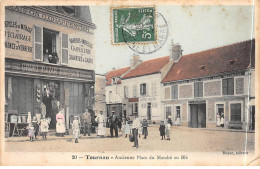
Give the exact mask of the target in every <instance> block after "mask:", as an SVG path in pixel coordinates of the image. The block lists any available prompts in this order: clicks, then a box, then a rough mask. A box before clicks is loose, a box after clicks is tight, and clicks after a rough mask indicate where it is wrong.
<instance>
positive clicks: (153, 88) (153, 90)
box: [152, 83, 157, 95]
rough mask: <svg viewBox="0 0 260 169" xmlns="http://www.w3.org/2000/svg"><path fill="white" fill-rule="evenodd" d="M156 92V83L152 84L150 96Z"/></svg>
mask: <svg viewBox="0 0 260 169" xmlns="http://www.w3.org/2000/svg"><path fill="white" fill-rule="evenodd" d="M156 94H157V91H156V83H152V95H156Z"/></svg>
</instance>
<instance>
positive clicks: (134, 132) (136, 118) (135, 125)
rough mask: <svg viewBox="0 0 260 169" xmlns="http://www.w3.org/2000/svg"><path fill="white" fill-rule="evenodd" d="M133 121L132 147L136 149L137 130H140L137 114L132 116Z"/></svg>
mask: <svg viewBox="0 0 260 169" xmlns="http://www.w3.org/2000/svg"><path fill="white" fill-rule="evenodd" d="M134 117H135V118H134V121H133V125H132V131H133V132H132V133H133V136H134V146H133V147H136V148H138V147H139V146H138V129H139V128H140V120H139V118H138V116H137V113H135V114H134Z"/></svg>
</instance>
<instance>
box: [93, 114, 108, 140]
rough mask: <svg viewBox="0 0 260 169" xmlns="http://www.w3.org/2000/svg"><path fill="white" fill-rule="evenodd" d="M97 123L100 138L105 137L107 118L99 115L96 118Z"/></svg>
mask: <svg viewBox="0 0 260 169" xmlns="http://www.w3.org/2000/svg"><path fill="white" fill-rule="evenodd" d="M95 120H96V122H97V123H98V132H97V135H98V136H104V135H105V134H106V119H105V116H103V115H101V114H99V115H98V116H97V117H96V119H95Z"/></svg>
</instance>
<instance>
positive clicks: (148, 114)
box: [147, 103, 151, 120]
mask: <svg viewBox="0 0 260 169" xmlns="http://www.w3.org/2000/svg"><path fill="white" fill-rule="evenodd" d="M147 120H151V103H148V104H147Z"/></svg>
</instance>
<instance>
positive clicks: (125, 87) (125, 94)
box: [124, 86, 128, 98]
mask: <svg viewBox="0 0 260 169" xmlns="http://www.w3.org/2000/svg"><path fill="white" fill-rule="evenodd" d="M124 97H125V98H128V87H127V86H124Z"/></svg>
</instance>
